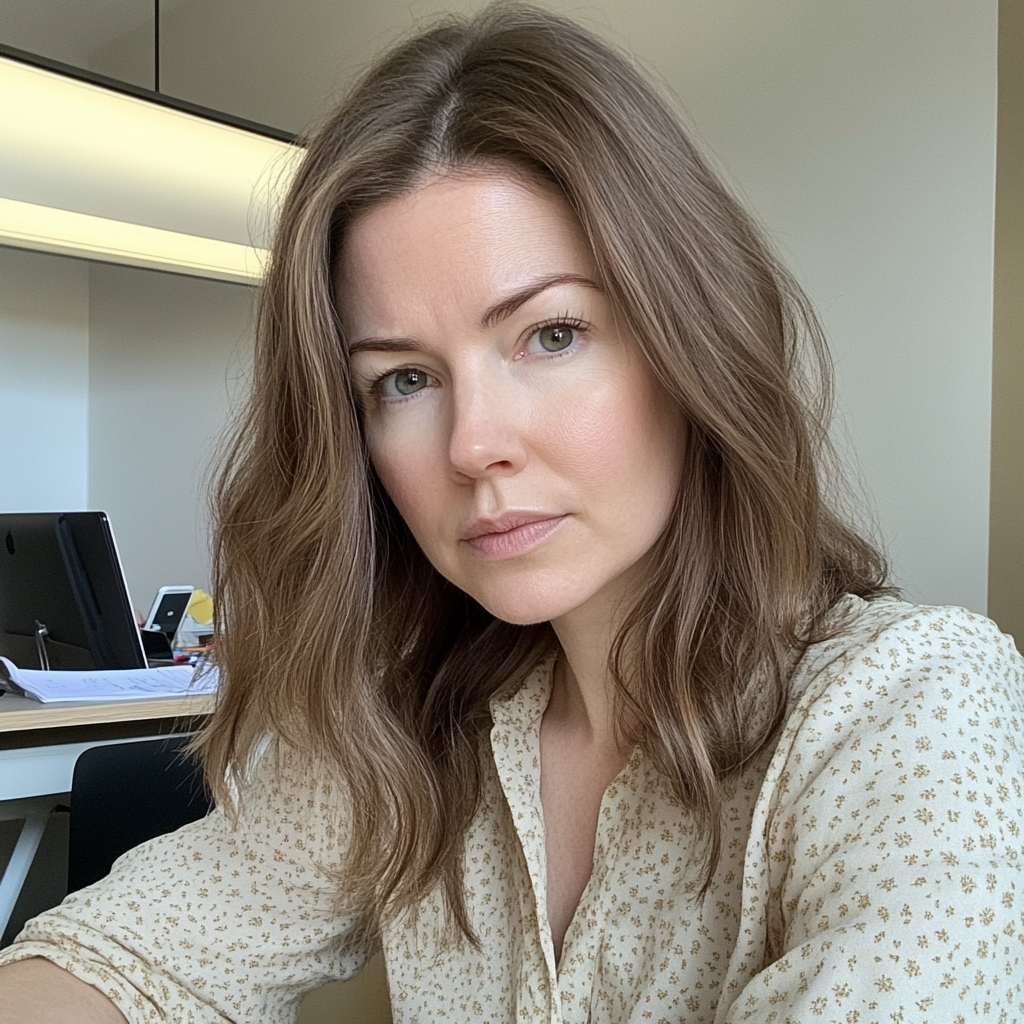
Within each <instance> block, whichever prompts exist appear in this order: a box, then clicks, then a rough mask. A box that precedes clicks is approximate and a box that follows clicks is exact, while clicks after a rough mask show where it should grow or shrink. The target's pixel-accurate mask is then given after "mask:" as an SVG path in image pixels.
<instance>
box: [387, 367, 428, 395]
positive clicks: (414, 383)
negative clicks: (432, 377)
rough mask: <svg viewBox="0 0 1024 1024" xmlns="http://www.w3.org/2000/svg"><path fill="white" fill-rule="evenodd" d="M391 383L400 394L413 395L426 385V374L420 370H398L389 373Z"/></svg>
mask: <svg viewBox="0 0 1024 1024" xmlns="http://www.w3.org/2000/svg"><path fill="white" fill-rule="evenodd" d="M391 384H392V387H393V388H394V389H395V391H396V392H397V393H398V394H400V395H413V394H415V393H416V392H417V391H421V390H422V389H423V388H425V387H426V386H427V375H426V374H425V373H423V372H422V371H421V370H398V371H397V372H396V373H393V374H391Z"/></svg>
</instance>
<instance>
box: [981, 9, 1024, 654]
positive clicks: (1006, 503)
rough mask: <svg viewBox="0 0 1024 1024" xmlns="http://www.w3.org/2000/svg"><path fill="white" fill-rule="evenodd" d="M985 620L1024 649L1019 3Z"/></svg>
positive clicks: (1007, 66)
mask: <svg viewBox="0 0 1024 1024" xmlns="http://www.w3.org/2000/svg"><path fill="white" fill-rule="evenodd" d="M994 314H995V330H994V334H993V352H992V535H991V547H990V552H989V588H988V600H989V606H988V607H989V614H990V615H991V616H992V617H993V618H994V619H995V620H996V621H997V622H998V623H999V625H1000V626H1002V628H1003V629H1004V630H1006V631H1008V632H1010V633H1012V634H1013V635H1014V636H1016V637H1017V642H1018V646H1022V644H1024V4H1022V3H1020V0H1003V2H1002V3H1000V5H999V151H998V163H997V168H996V240H995V309H994Z"/></svg>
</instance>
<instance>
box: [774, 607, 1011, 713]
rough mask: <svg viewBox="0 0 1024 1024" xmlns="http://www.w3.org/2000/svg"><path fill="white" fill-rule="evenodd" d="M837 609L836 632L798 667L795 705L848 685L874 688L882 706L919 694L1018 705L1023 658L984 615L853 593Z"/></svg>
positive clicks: (836, 693)
mask: <svg viewBox="0 0 1024 1024" xmlns="http://www.w3.org/2000/svg"><path fill="white" fill-rule="evenodd" d="M833 615H834V617H833V628H834V634H833V636H832V637H831V638H830V639H828V640H825V641H823V642H822V643H820V644H815V645H814V646H812V647H811V648H809V649H808V651H807V652H806V654H805V656H804V657H803V659H802V660H801V662H800V664H799V665H798V666H797V668H796V670H795V671H794V674H793V680H792V692H793V699H794V710H797V709H799V708H801V707H802V708H803V710H804V711H805V712H807V711H810V710H811V709H813V708H814V707H815V706H816V705H820V704H829V703H831V702H832V701H833V700H835V699H837V698H841V697H842V693H843V692H845V691H850V692H851V693H853V692H858V693H864V694H866V693H868V692H870V693H872V694H874V695H875V699H876V700H877V701H879V702H880V703H881V704H883V705H885V704H900V703H902V702H903V701H904V700H907V699H908V698H910V697H912V696H913V695H916V697H917V699H921V700H926V701H940V702H942V701H946V702H949V701H964V700H966V701H967V702H968V703H972V702H974V701H981V702H982V703H985V702H986V700H987V701H999V702H1003V703H1008V704H1010V705H1016V706H1017V707H1018V708H1019V706H1020V701H1021V690H1022V686H1021V681H1022V669H1024V659H1022V658H1021V656H1020V654H1019V653H1018V652H1017V650H1016V648H1015V647H1014V644H1013V640H1012V639H1011V638H1010V637H1009V636H1006V635H1005V634H1003V633H1001V632H1000V631H999V627H998V626H996V624H995V623H994V622H992V620H991V619H987V618H985V616H983V615H976V614H974V613H973V612H969V611H967V610H966V609H964V608H955V607H945V606H927V605H912V604H907V603H905V602H903V601H894V600H880V601H874V602H866V601H862V600H860V599H859V598H856V597H852V596H851V597H848V598H846V599H845V600H844V601H843V602H841V603H840V605H838V606H837V607H836V609H835V610H834V613H833ZM947 694H948V695H947Z"/></svg>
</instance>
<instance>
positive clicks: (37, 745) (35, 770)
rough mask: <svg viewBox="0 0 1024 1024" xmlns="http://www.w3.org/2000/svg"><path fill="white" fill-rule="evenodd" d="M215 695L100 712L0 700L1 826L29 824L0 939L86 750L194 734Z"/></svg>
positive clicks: (6, 878)
mask: <svg viewBox="0 0 1024 1024" xmlns="http://www.w3.org/2000/svg"><path fill="white" fill-rule="evenodd" d="M215 699H216V698H215V697H214V696H213V695H212V694H197V695H195V696H192V697H158V698H154V699H151V700H137V701H118V702H107V703H103V704H90V703H87V702H81V703H76V704H40V703H39V702H38V701H36V700H31V699H29V698H28V697H15V696H12V695H11V694H6V695H5V696H3V697H0V818H3V819H22V818H23V819H24V820H25V824H24V825H23V826H22V830H21V833H20V834H19V836H18V841H17V843H16V845H15V847H14V852H13V853H12V854H11V859H10V861H9V862H8V864H7V867H6V868H5V869H4V873H3V876H2V878H0V935H2V934H3V932H4V930H5V929H6V928H7V922H8V921H9V920H10V916H11V914H12V913H13V912H14V905H15V903H16V902H17V899H18V895H19V894H20V892H21V887H22V885H23V884H24V882H25V877H26V876H27V875H28V869H29V867H30V866H31V864H32V859H33V858H34V857H35V855H36V850H37V849H38V848H39V841H40V840H41V839H42V837H43V832H44V831H45V829H46V823H47V821H48V820H49V817H50V814H51V813H52V812H53V809H54V808H55V807H56V806H57V805H58V804H60V803H68V802H69V801H70V791H71V779H72V777H73V775H74V772H75V762H76V761H77V760H78V757H79V755H80V754H81V753H82V751H84V750H88V749H89V747H95V746H100V745H103V744H107V743H123V742H125V741H131V740H143V739H152V738H154V737H158V736H166V735H169V734H172V733H181V732H188V731H190V730H192V729H194V728H195V725H196V719H197V718H200V717H202V716H204V715H207V714H209V713H210V712H211V711H212V710H213V705H214V701H215Z"/></svg>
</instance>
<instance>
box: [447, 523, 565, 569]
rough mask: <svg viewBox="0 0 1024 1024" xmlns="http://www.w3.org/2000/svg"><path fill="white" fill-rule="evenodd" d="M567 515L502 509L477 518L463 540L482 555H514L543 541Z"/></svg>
mask: <svg viewBox="0 0 1024 1024" xmlns="http://www.w3.org/2000/svg"><path fill="white" fill-rule="evenodd" d="M568 518H569V517H568V516H567V515H557V514H556V515H552V514H551V513H550V512H530V511H510V512H504V513H502V514H501V515H499V516H485V517H482V518H480V519H478V520H476V522H474V523H473V524H472V525H470V526H469V527H468V528H467V529H466V530H465V531H464V532H463V534H462V540H463V541H464V542H465V543H466V544H468V545H469V547H471V548H472V549H473V551H474V552H475V553H476V554H477V555H479V556H480V557H482V558H487V559H502V558H514V557H515V556H517V555H522V554H526V552H528V551H531V550H532V549H533V548H535V547H537V546H539V545H540V544H542V543H543V542H544V541H545V540H547V539H548V537H550V536H551V534H553V533H554V532H555V531H556V530H558V529H559V527H561V526H562V524H563V523H564V522H565V521H566V520H567V519H568Z"/></svg>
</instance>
